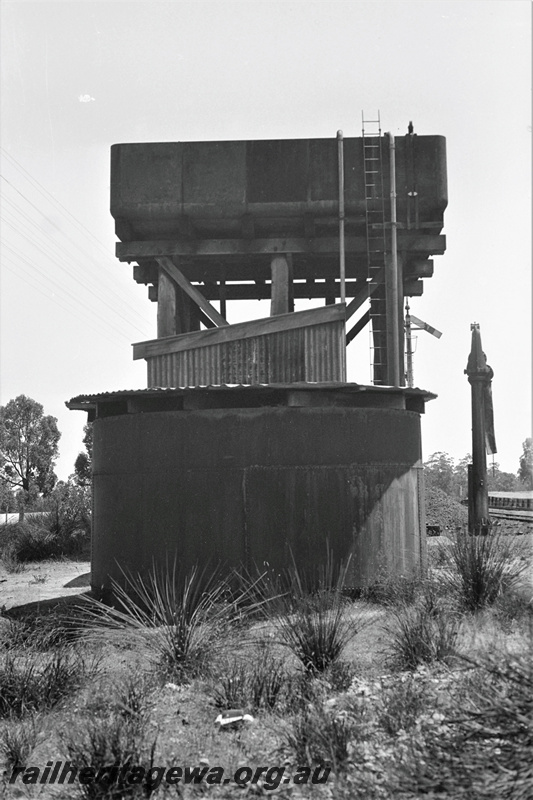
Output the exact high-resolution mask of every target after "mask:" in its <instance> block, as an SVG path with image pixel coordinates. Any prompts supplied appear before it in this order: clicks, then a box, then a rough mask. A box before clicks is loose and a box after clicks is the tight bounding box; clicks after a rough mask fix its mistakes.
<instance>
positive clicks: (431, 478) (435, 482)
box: [424, 452, 455, 495]
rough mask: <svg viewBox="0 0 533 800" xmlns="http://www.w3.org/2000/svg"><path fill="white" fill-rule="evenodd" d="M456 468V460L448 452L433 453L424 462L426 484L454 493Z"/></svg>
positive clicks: (447, 492)
mask: <svg viewBox="0 0 533 800" xmlns="http://www.w3.org/2000/svg"><path fill="white" fill-rule="evenodd" d="M454 470H455V464H454V460H453V458H452V457H451V456H450V455H448V453H442V452H438V453H433V454H432V455H430V457H429V458H428V460H427V461H426V462H425V464H424V476H425V481H426V486H428V487H430V488H432V489H441V490H442V491H443V492H446V494H450V495H451V494H453V493H454V485H455V480H454Z"/></svg>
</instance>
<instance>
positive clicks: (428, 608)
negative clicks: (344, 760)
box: [386, 584, 461, 670]
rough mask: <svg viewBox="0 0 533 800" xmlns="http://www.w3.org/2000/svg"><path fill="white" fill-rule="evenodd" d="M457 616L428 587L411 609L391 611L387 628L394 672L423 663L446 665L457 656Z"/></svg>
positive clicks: (409, 607) (389, 658) (458, 623)
mask: <svg viewBox="0 0 533 800" xmlns="http://www.w3.org/2000/svg"><path fill="white" fill-rule="evenodd" d="M460 628H461V619H460V616H459V615H458V614H457V613H456V612H455V611H454V610H453V609H451V608H450V607H449V606H448V605H447V603H446V602H445V600H444V599H442V598H440V597H439V596H438V594H437V593H436V590H435V589H434V588H433V587H431V585H429V584H428V585H427V586H426V590H425V592H424V594H422V595H421V597H420V598H419V599H418V601H417V602H416V603H415V604H413V605H412V606H399V607H397V608H392V609H391V611H390V619H389V622H388V624H387V626H386V630H387V633H388V635H389V642H388V650H389V657H388V660H389V663H390V666H391V667H392V668H393V669H397V670H416V669H417V668H418V667H419V666H420V665H422V664H432V663H434V662H443V663H449V662H450V660H452V659H453V657H454V656H455V655H456V645H457V638H458V636H459V632H460Z"/></svg>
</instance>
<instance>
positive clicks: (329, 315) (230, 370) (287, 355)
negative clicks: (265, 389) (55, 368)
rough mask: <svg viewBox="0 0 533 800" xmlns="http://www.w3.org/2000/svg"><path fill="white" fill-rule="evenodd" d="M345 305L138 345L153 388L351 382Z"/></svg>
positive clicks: (137, 351)
mask: <svg viewBox="0 0 533 800" xmlns="http://www.w3.org/2000/svg"><path fill="white" fill-rule="evenodd" d="M345 336H346V331H345V306H344V304H338V305H335V306H326V307H325V308H318V309H312V310H311V311H298V312H296V313H292V314H280V315H279V316H275V317H267V318H266V319H257V320H252V321H251V322H241V323H238V324H237V325H231V326H229V327H224V328H211V329H210V330H206V331H196V332H193V333H185V334H181V335H179V336H167V337H164V338H162V339H153V340H151V341H149V342H140V343H138V344H135V345H134V346H133V347H134V350H133V357H134V359H139V358H145V359H146V362H147V366H148V388H153V387H165V388H169V387H187V386H216V385H223V384H265V383H295V382H301V381H304V382H308V383H322V382H330V381H335V382H345V381H346V348H345Z"/></svg>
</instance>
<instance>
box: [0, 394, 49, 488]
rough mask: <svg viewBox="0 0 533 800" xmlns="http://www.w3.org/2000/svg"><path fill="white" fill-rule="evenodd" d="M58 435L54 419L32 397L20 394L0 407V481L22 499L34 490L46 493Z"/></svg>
mask: <svg viewBox="0 0 533 800" xmlns="http://www.w3.org/2000/svg"><path fill="white" fill-rule="evenodd" d="M60 436H61V434H60V432H59V430H58V427H57V419H56V418H55V417H52V416H45V415H44V413H43V407H42V405H41V404H40V403H37V402H36V401H35V400H32V399H31V397H26V396H25V395H23V394H21V395H19V397H17V398H15V400H10V401H9V402H8V403H7V404H6V405H5V406H0V480H2V481H4V482H5V483H6V484H7V486H9V487H10V488H11V489H12V490H16V489H19V490H22V492H23V496H24V498H25V499H27V498H29V497H30V493H32V492H36V491H38V492H41V493H42V494H43V495H47V494H49V493H50V492H51V491H52V489H53V488H54V484H55V482H56V480H57V478H56V475H55V474H54V464H55V459H56V458H57V453H58V442H59V439H60Z"/></svg>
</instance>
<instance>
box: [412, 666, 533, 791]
mask: <svg viewBox="0 0 533 800" xmlns="http://www.w3.org/2000/svg"><path fill="white" fill-rule="evenodd" d="M469 663H470V664H471V665H472V666H473V667H474V670H473V673H474V674H473V675H471V676H468V677H467V678H466V679H465V681H464V684H465V685H464V686H463V687H462V689H461V691H460V692H459V693H458V695H457V696H455V697H452V702H451V706H450V708H449V709H448V711H447V714H446V717H445V718H444V719H443V720H442V722H441V723H440V724H438V725H435V724H433V725H429V724H428V725H426V726H425V727H424V728H421V729H420V730H415V731H412V733H411V735H410V737H409V738H408V739H407V740H406V744H407V747H406V748H404V753H403V757H402V759H401V762H398V765H397V766H398V768H399V769H398V775H399V779H400V792H399V794H400V796H403V795H404V794H407V796H408V797H411V796H417V797H418V796H420V795H422V794H423V795H424V796H445V797H453V798H465V800H467V798H476V800H493V798H498V800H500V799H501V800H528V799H529V797H530V796H531V785H532V780H533V767H532V762H531V749H532V745H533V722H532V720H533V681H532V675H531V667H530V663H529V657H528V655H522V656H518V657H512V658H511V657H509V656H500V655H492V656H490V657H489V658H485V659H484V660H483V661H482V662H481V661H479V662H474V661H470V662H469ZM441 716H442V715H441Z"/></svg>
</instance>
